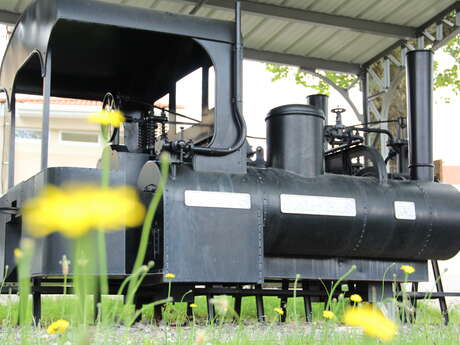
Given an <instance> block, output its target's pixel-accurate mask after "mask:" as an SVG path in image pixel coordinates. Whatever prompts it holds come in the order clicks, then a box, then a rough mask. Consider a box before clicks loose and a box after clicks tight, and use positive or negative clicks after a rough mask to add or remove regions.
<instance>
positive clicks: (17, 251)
mask: <svg viewBox="0 0 460 345" xmlns="http://www.w3.org/2000/svg"><path fill="white" fill-rule="evenodd" d="M23 256H24V253H23V252H22V250H21V249H19V248H16V249H15V250H14V257H15V258H16V260H19V259H21V258H22V257H23Z"/></svg>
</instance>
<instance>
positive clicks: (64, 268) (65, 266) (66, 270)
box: [59, 255, 70, 276]
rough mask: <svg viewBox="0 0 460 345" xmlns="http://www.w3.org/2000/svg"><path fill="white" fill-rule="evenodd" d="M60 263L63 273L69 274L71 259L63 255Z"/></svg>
mask: <svg viewBox="0 0 460 345" xmlns="http://www.w3.org/2000/svg"><path fill="white" fill-rule="evenodd" d="M59 263H60V264H61V267H62V274H63V275H64V276H68V275H69V271H70V260H68V259H67V256H66V255H63V256H62V260H61V261H60V262H59Z"/></svg>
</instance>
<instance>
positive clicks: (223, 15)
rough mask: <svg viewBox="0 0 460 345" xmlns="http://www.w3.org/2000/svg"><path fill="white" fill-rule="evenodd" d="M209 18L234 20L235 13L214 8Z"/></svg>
mask: <svg viewBox="0 0 460 345" xmlns="http://www.w3.org/2000/svg"><path fill="white" fill-rule="evenodd" d="M210 17H211V18H213V19H219V20H228V21H230V20H234V18H235V15H234V14H233V12H232V11H219V10H215V11H214V12H213V13H212V14H211V15H210Z"/></svg>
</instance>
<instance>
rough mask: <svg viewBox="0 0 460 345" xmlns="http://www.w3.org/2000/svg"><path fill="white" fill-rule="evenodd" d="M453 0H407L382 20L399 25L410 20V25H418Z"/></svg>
mask: <svg viewBox="0 0 460 345" xmlns="http://www.w3.org/2000/svg"><path fill="white" fill-rule="evenodd" d="M454 2H455V1H454V0H438V1H432V0H408V1H406V2H404V4H403V5H402V6H401V7H400V8H398V9H397V10H395V11H392V12H391V13H390V14H389V15H388V16H387V17H385V18H383V20H384V21H386V22H388V23H394V24H401V25H404V24H406V25H407V24H409V22H410V25H411V26H419V25H422V24H424V23H425V22H426V21H428V20H429V19H430V18H432V17H434V16H435V15H436V14H437V13H439V12H441V11H442V10H444V9H445V8H447V7H448V6H449V5H451V4H453V3H454Z"/></svg>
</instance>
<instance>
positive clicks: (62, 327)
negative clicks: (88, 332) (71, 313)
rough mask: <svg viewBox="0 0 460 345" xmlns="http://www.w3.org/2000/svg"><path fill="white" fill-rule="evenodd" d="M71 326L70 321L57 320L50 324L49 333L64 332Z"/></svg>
mask: <svg viewBox="0 0 460 345" xmlns="http://www.w3.org/2000/svg"><path fill="white" fill-rule="evenodd" d="M67 328H69V321H66V320H57V321H54V322H53V323H52V324H51V325H49V326H48V329H47V330H46V331H47V332H48V334H63V333H65V331H66V330H67Z"/></svg>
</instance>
